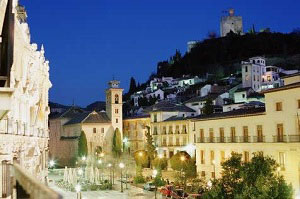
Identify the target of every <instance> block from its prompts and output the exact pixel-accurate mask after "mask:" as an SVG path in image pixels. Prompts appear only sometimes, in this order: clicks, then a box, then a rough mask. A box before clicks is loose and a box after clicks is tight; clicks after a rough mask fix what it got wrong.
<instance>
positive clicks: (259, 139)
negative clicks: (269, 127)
mask: <svg viewBox="0 0 300 199" xmlns="http://www.w3.org/2000/svg"><path fill="white" fill-rule="evenodd" d="M253 142H266V139H265V136H253Z"/></svg>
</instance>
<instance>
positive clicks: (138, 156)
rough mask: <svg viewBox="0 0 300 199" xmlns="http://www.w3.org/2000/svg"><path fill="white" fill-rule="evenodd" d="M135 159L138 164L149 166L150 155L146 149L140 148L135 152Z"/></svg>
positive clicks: (143, 166) (144, 166)
mask: <svg viewBox="0 0 300 199" xmlns="http://www.w3.org/2000/svg"><path fill="white" fill-rule="evenodd" d="M134 160H135V163H136V165H137V166H140V167H142V168H146V167H148V166H149V155H148V153H147V152H146V151H144V150H139V151H136V152H135V153H134Z"/></svg>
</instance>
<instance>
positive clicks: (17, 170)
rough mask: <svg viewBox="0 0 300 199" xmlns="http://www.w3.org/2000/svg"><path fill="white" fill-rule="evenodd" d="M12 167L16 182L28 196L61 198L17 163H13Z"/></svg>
mask: <svg viewBox="0 0 300 199" xmlns="http://www.w3.org/2000/svg"><path fill="white" fill-rule="evenodd" d="M12 167H13V173H14V177H15V180H16V181H17V184H19V185H20V186H21V188H22V189H23V190H24V191H25V192H26V194H28V195H29V196H30V198H44V199H62V196H61V195H60V194H58V193H56V192H55V191H53V190H52V189H50V188H49V187H47V186H46V185H44V184H43V183H41V182H39V181H37V180H36V179H35V178H33V177H32V176H31V175H29V174H28V173H27V172H26V171H25V170H24V169H23V168H21V167H20V166H19V165H17V164H14V165H13V166H12ZM17 192H18V190H17Z"/></svg>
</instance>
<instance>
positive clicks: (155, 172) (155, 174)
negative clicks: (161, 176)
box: [153, 169, 158, 199]
mask: <svg viewBox="0 0 300 199" xmlns="http://www.w3.org/2000/svg"><path fill="white" fill-rule="evenodd" d="M157 173H158V171H157V170H156V169H154V170H153V177H154V178H156V176H157ZM154 182H156V181H155V180H154ZM156 192H157V186H156V184H155V199H156Z"/></svg>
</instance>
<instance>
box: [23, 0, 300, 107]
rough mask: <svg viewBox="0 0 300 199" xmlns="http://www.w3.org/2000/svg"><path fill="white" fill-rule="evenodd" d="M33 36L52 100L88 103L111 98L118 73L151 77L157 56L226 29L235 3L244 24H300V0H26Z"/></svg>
mask: <svg viewBox="0 0 300 199" xmlns="http://www.w3.org/2000/svg"><path fill="white" fill-rule="evenodd" d="M21 2H22V4H23V5H25V7H26V9H27V14H28V21H29V26H30V29H31V38H32V42H35V43H38V44H39V46H40V44H42V43H43V44H44V46H45V51H46V57H47V59H49V60H50V79H51V81H52V84H53V87H52V88H51V90H50V100H51V101H55V102H58V103H63V104H71V103H72V101H73V99H74V100H75V103H76V104H77V105H82V106H85V105H87V104H89V103H91V102H94V101H96V100H104V97H105V94H104V92H105V89H106V88H107V82H108V81H109V80H110V79H112V77H113V76H115V78H117V79H119V80H120V81H121V86H122V87H123V88H125V90H127V89H128V87H129V79H130V77H131V76H134V77H135V79H136V80H137V81H140V82H144V81H145V80H146V79H147V78H148V76H149V74H150V73H151V72H154V71H156V64H157V62H158V61H160V60H165V59H167V58H169V57H170V56H171V55H172V54H174V52H175V49H179V50H180V51H181V52H182V53H184V52H185V51H186V42H187V41H188V40H201V39H203V38H205V37H206V35H207V33H208V31H216V32H218V33H219V24H220V23H219V20H220V17H221V15H222V11H223V10H226V9H228V8H230V7H233V8H235V10H236V14H237V15H241V16H243V21H244V23H243V25H244V31H245V30H248V29H249V28H250V26H252V24H255V26H256V29H257V30H258V29H260V28H264V27H270V28H271V30H272V31H278V32H290V31H292V29H293V28H295V27H299V26H300V25H299V21H300V12H299V10H300V2H299V0H284V1H283V0H251V1H250V0H39V1H32V0H22V1H21Z"/></svg>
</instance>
